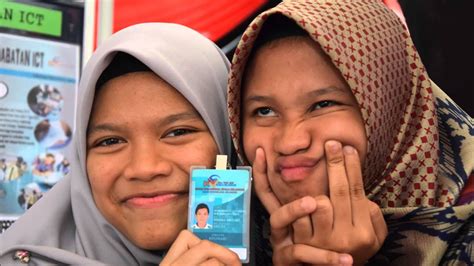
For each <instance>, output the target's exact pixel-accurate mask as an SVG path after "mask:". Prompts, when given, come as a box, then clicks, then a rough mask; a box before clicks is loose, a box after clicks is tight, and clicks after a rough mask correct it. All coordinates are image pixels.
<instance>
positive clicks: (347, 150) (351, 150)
mask: <svg viewBox="0 0 474 266" xmlns="http://www.w3.org/2000/svg"><path fill="white" fill-rule="evenodd" d="M342 149H343V150H344V154H354V153H355V149H354V148H352V147H351V146H344V148H342Z"/></svg>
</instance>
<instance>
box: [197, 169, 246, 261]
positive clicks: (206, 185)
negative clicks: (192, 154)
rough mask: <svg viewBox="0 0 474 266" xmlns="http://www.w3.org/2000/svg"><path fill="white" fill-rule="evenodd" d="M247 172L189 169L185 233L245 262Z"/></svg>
mask: <svg viewBox="0 0 474 266" xmlns="http://www.w3.org/2000/svg"><path fill="white" fill-rule="evenodd" d="M250 173H251V168H250V167H243V168H237V169H203V168H193V169H192V170H191V177H190V182H189V211H188V230H190V231H191V232H193V233H194V234H195V235H197V236H198V237H199V238H201V239H207V240H209V241H212V242H214V243H217V244H219V245H221V246H225V247H227V248H229V249H230V250H232V251H234V252H235V253H237V255H238V256H239V258H240V260H241V261H242V262H244V263H245V262H248V260H249V244H250V243H249V219H250V189H251V181H250V180H251V178H250Z"/></svg>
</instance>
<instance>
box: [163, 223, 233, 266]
mask: <svg viewBox="0 0 474 266" xmlns="http://www.w3.org/2000/svg"><path fill="white" fill-rule="evenodd" d="M160 265H161V266H171V265H206V266H207V265H241V263H240V260H239V257H238V256H237V254H235V253H234V252H232V251H231V250H230V249H228V248H225V247H223V246H220V245H218V244H215V243H213V242H211V241H208V240H201V239H199V238H198V237H197V236H195V235H194V234H193V233H191V232H189V231H188V230H183V231H181V233H179V235H178V238H176V240H175V241H174V243H173V244H172V245H171V248H170V249H169V251H168V253H166V256H165V258H164V259H163V261H162V262H161V263H160Z"/></svg>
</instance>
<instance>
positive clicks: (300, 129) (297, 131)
mask: <svg viewBox="0 0 474 266" xmlns="http://www.w3.org/2000/svg"><path fill="white" fill-rule="evenodd" d="M310 143H311V134H310V132H309V131H308V130H307V129H305V128H304V125H301V124H296V123H289V124H286V125H284V126H283V127H282V128H281V130H280V131H279V132H278V133H277V138H276V141H275V144H274V148H275V151H277V152H278V153H280V154H282V155H291V154H295V153H299V152H302V151H305V150H307V149H308V148H309V146H310Z"/></svg>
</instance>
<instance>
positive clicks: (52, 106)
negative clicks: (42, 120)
mask: <svg viewBox="0 0 474 266" xmlns="http://www.w3.org/2000/svg"><path fill="white" fill-rule="evenodd" d="M63 104H64V100H63V96H62V95H61V93H60V92H59V90H58V89H56V88H55V87H53V86H50V85H37V86H35V87H33V88H32V89H31V90H30V92H29V93H28V106H29V107H30V109H31V111H33V112H34V113H35V114H37V115H40V116H44V117H46V116H48V115H52V114H59V113H60V112H61V109H62V107H63Z"/></svg>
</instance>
